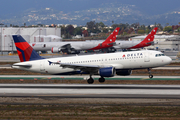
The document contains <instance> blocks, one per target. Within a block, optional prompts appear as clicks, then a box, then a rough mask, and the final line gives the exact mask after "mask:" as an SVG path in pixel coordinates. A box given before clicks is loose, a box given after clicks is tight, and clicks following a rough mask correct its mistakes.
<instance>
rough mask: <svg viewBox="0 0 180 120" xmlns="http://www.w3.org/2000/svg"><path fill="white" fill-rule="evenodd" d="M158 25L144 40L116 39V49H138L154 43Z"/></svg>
mask: <svg viewBox="0 0 180 120" xmlns="http://www.w3.org/2000/svg"><path fill="white" fill-rule="evenodd" d="M157 29H158V28H157V27H155V28H154V29H153V30H152V31H151V32H150V33H149V34H148V35H147V37H146V38H145V39H144V40H143V41H116V44H114V46H113V47H114V48H115V49H137V48H142V47H146V46H150V45H154V35H155V34H156V32H157Z"/></svg>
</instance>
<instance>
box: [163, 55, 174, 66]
mask: <svg viewBox="0 0 180 120" xmlns="http://www.w3.org/2000/svg"><path fill="white" fill-rule="evenodd" d="M171 62H172V59H171V58H170V57H168V56H166V58H165V59H164V63H165V64H166V65H168V64H170V63H171Z"/></svg>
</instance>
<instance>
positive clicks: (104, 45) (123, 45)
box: [30, 27, 158, 54]
mask: <svg viewBox="0 0 180 120" xmlns="http://www.w3.org/2000/svg"><path fill="white" fill-rule="evenodd" d="M119 29H120V28H118V27H117V28H116V29H115V30H114V31H113V33H112V34H111V35H110V36H109V37H108V38H107V39H106V40H105V41H102V40H99V41H82V42H36V43H30V45H31V46H32V47H33V49H34V50H36V51H50V50H51V51H52V53H58V52H61V51H62V52H66V53H68V54H70V53H75V54H78V53H79V52H80V51H81V50H99V49H103V51H106V52H112V51H113V52H114V51H115V49H137V48H142V47H146V46H149V45H153V44H154V41H153V40H154V35H155V34H156V32H157V29H158V28H157V27H155V28H154V29H153V30H152V31H151V33H150V34H149V35H148V36H147V37H146V38H145V39H144V40H143V41H116V36H117V34H118V31H119Z"/></svg>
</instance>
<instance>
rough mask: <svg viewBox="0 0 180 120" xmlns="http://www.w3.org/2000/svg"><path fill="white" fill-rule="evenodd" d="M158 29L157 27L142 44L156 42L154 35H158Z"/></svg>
mask: <svg viewBox="0 0 180 120" xmlns="http://www.w3.org/2000/svg"><path fill="white" fill-rule="evenodd" d="M157 29H158V27H155V28H154V29H153V30H152V31H151V33H150V34H149V35H148V36H147V37H146V38H145V39H144V40H143V41H142V42H141V43H146V44H151V43H152V42H153V40H154V35H155V34H156V32H157Z"/></svg>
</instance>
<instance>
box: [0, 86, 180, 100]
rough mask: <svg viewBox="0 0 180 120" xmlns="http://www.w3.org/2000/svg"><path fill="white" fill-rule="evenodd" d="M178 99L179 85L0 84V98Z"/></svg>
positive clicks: (179, 95) (179, 97) (179, 96)
mask: <svg viewBox="0 0 180 120" xmlns="http://www.w3.org/2000/svg"><path fill="white" fill-rule="evenodd" d="M32 96H33V97H38V98H42V97H43V98H131V99H132V98H153V99H155V98H156V99H157V98H160V99H180V85H117V84H110V85H107V84H104V85H101V84H95V85H88V84H85V85H82V84H0V97H32Z"/></svg>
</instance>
